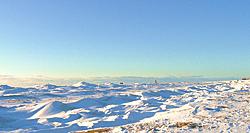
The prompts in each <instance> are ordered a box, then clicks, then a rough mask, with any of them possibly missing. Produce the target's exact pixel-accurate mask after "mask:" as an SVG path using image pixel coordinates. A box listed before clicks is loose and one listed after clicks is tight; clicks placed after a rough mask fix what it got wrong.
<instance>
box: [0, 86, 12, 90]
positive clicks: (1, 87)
mask: <svg viewBox="0 0 250 133" xmlns="http://www.w3.org/2000/svg"><path fill="white" fill-rule="evenodd" d="M12 88H13V87H11V86H8V85H0V90H6V89H12Z"/></svg>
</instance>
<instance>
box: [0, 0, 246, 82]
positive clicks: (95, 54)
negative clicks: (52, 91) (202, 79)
mask: <svg viewBox="0 0 250 133" xmlns="http://www.w3.org/2000/svg"><path fill="white" fill-rule="evenodd" d="M249 5H250V1H249V0H241V1H236V0H234V1H232V0H202V1H201V0H157V1H155V0H11V1H10V0H1V1H0V50H1V51H0V74H8V75H16V76H28V75H46V76H53V77H92V76H98V77H100V76H200V75H202V76H212V77H242V76H250V9H249Z"/></svg>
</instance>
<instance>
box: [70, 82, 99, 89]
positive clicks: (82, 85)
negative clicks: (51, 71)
mask: <svg viewBox="0 0 250 133" xmlns="http://www.w3.org/2000/svg"><path fill="white" fill-rule="evenodd" d="M73 86H74V87H80V88H85V89H88V88H89V89H92V88H96V87H98V85H96V84H91V83H88V82H79V83H76V84H74V85H73Z"/></svg>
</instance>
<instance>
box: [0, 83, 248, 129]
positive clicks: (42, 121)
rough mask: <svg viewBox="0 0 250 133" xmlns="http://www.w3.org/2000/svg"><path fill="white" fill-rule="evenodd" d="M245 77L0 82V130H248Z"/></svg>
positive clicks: (246, 84)
mask: <svg viewBox="0 0 250 133" xmlns="http://www.w3.org/2000/svg"><path fill="white" fill-rule="evenodd" d="M249 102H250V81H248V80H238V81H236V80H235V81H216V82H203V83H183V82H182V83H165V84H138V83H137V84H124V85H120V84H114V83H106V84H99V85H96V84H91V83H86V82H81V83H77V84H75V85H72V86H56V85H51V84H47V85H44V86H34V87H30V88H21V87H20V88H19V87H11V86H8V85H1V86H0V132H1V133H2V132H32V133H34V132H42V133H43V132H45V133H46V132H53V133H56V132H58V133H64V132H95V131H96V132H98V131H99V132H125V133H127V132H135V133H136V132H240V133H244V132H250V103H249Z"/></svg>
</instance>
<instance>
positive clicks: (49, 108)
mask: <svg viewBox="0 0 250 133" xmlns="http://www.w3.org/2000/svg"><path fill="white" fill-rule="evenodd" d="M72 109H73V108H72V107H70V106H69V105H67V104H64V103H62V102H58V101H54V102H51V103H48V104H47V105H45V106H44V107H42V108H40V109H38V110H36V112H37V113H35V114H34V115H33V116H32V117H31V118H30V119H38V118H52V117H62V116H63V114H65V112H67V111H69V110H72Z"/></svg>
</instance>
